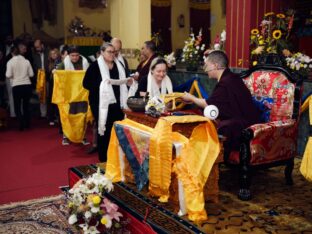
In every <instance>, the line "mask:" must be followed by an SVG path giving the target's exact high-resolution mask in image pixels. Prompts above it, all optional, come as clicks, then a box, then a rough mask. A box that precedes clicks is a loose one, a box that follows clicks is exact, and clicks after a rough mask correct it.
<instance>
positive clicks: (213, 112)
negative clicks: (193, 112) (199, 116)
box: [204, 105, 219, 120]
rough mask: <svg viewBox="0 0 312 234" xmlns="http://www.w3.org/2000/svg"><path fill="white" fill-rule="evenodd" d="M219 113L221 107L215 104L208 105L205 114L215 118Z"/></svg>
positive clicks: (212, 118)
mask: <svg viewBox="0 0 312 234" xmlns="http://www.w3.org/2000/svg"><path fill="white" fill-rule="evenodd" d="M218 115H219V109H218V107H216V106H215V105H208V106H206V107H205V109H204V116H205V117H207V118H209V119H211V120H215V119H216V118H218Z"/></svg>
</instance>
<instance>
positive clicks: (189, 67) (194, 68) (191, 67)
mask: <svg viewBox="0 0 312 234" xmlns="http://www.w3.org/2000/svg"><path fill="white" fill-rule="evenodd" d="M197 69H198V67H197V65H196V64H188V65H187V66H186V70H187V71H191V72H196V71H197Z"/></svg>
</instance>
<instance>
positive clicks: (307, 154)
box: [300, 95, 312, 182]
mask: <svg viewBox="0 0 312 234" xmlns="http://www.w3.org/2000/svg"><path fill="white" fill-rule="evenodd" d="M307 108H309V119H310V127H311V126H312V95H311V96H310V97H309V98H307V99H306V101H305V102H304V103H303V105H302V106H301V112H304V111H305V110H306V109H307ZM300 172H301V174H302V175H303V176H304V177H305V178H306V179H307V180H309V181H311V182H312V136H309V139H308V142H307V145H306V148H305V151H304V154H303V158H302V161H301V165H300Z"/></svg>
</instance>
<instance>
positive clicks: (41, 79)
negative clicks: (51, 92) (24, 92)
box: [36, 69, 47, 104]
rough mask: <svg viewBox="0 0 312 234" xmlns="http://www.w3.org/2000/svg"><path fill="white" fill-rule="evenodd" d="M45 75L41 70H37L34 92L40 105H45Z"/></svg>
mask: <svg viewBox="0 0 312 234" xmlns="http://www.w3.org/2000/svg"><path fill="white" fill-rule="evenodd" d="M46 82H47V81H46V74H45V71H44V70H43V69H39V70H38V73H37V83H36V91H37V93H38V96H39V101H40V103H42V104H44V103H46V98H47V89H46Z"/></svg>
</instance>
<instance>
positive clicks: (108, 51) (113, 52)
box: [105, 50, 115, 54]
mask: <svg viewBox="0 0 312 234" xmlns="http://www.w3.org/2000/svg"><path fill="white" fill-rule="evenodd" d="M105 52H107V53H109V54H115V51H113V50H105Z"/></svg>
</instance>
